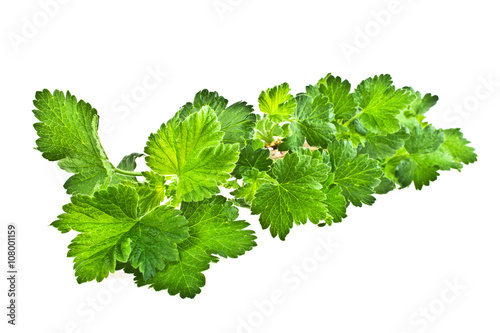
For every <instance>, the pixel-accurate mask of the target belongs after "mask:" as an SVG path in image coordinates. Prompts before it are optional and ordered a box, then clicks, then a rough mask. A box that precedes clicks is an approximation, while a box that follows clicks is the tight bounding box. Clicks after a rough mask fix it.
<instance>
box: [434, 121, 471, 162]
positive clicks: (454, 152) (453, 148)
mask: <svg viewBox="0 0 500 333" xmlns="http://www.w3.org/2000/svg"><path fill="white" fill-rule="evenodd" d="M443 132H444V136H445V140H444V142H443V145H442V147H443V149H444V151H445V152H446V153H448V154H449V155H450V156H451V157H452V158H453V159H454V160H455V161H456V162H460V163H464V164H470V163H474V162H476V161H477V155H476V153H475V152H474V150H475V149H474V148H472V147H469V146H468V144H469V143H470V141H468V140H467V139H465V138H464V135H463V134H462V132H460V129H459V128H450V129H445V130H443Z"/></svg>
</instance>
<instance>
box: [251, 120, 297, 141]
mask: <svg viewBox="0 0 500 333" xmlns="http://www.w3.org/2000/svg"><path fill="white" fill-rule="evenodd" d="M255 130H256V132H255V137H256V138H257V139H259V140H262V141H264V143H265V144H264V145H265V146H266V147H269V146H271V145H272V144H274V142H275V137H282V138H283V137H286V136H288V135H289V124H288V123H287V124H284V125H283V126H280V125H279V124H278V123H275V122H273V121H272V120H270V119H269V118H268V117H267V116H264V117H263V118H262V119H260V120H259V121H258V122H257V124H256V125H255Z"/></svg>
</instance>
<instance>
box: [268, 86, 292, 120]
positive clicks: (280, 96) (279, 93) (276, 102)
mask: <svg viewBox="0 0 500 333" xmlns="http://www.w3.org/2000/svg"><path fill="white" fill-rule="evenodd" d="M296 105H297V104H296V102H295V98H294V97H293V96H292V94H290V87H289V86H288V83H283V84H281V85H279V86H276V87H273V88H269V89H267V90H266V91H263V92H262V93H261V94H260V96H259V108H260V111H262V112H264V113H266V114H267V115H268V117H269V119H271V120H272V121H274V122H278V123H279V122H281V121H286V120H288V119H289V117H290V115H291V114H292V113H293V111H294V110H295V106H296Z"/></svg>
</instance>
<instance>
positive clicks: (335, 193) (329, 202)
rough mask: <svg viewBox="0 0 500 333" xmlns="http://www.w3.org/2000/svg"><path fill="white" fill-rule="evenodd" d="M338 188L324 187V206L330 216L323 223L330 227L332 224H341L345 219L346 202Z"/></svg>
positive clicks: (340, 189)
mask: <svg viewBox="0 0 500 333" xmlns="http://www.w3.org/2000/svg"><path fill="white" fill-rule="evenodd" d="M341 192H342V188H341V187H340V186H324V187H323V193H325V195H326V199H325V204H326V207H327V208H328V214H329V215H330V216H329V217H328V218H327V219H326V220H325V222H326V223H327V224H328V225H331V224H332V222H336V223H338V222H342V219H344V218H346V217H347V214H346V210H347V201H346V199H345V197H344V196H343V195H342V193H341Z"/></svg>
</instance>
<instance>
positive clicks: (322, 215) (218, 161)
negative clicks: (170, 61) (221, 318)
mask: <svg viewBox="0 0 500 333" xmlns="http://www.w3.org/2000/svg"><path fill="white" fill-rule="evenodd" d="M437 101H438V97H437V96H433V95H432V94H429V93H427V94H421V93H420V92H418V91H416V90H414V89H412V88H410V87H404V88H401V89H398V88H396V87H395V86H394V84H393V81H392V78H391V77H390V76H389V75H378V76H374V77H371V78H368V79H366V80H364V81H362V82H361V83H360V84H359V85H358V86H357V87H355V88H352V87H351V83H349V82H348V81H347V80H342V79H341V78H340V77H336V76H333V75H331V74H328V75H327V76H325V77H324V78H322V79H320V80H319V81H318V82H317V83H316V84H314V85H309V86H307V87H306V91H305V92H299V93H298V94H296V95H295V96H294V95H292V93H291V89H290V87H289V86H288V84H286V83H284V84H281V85H279V86H276V87H273V88H270V89H267V90H266V91H263V92H262V93H261V94H260V96H259V99H258V102H259V108H260V111H262V114H256V113H254V112H253V107H252V106H250V105H248V104H247V103H245V102H237V103H235V104H232V105H229V106H228V101H227V100H226V99H225V98H224V97H222V96H220V95H219V94H218V93H217V92H210V91H208V90H201V91H199V92H198V93H197V94H196V95H195V97H194V100H193V102H189V103H187V104H185V105H184V106H183V107H182V108H181V109H180V110H179V111H178V112H177V113H176V114H175V115H174V116H173V117H172V119H170V120H169V121H167V122H166V123H165V124H163V125H161V127H160V129H159V130H158V131H157V132H156V133H153V134H151V135H150V136H149V140H148V141H147V144H146V147H145V149H144V153H145V154H142V153H132V154H130V155H127V156H125V157H124V158H123V159H122V161H121V162H120V163H119V164H118V165H117V166H116V167H115V166H114V165H113V164H112V163H111V162H110V161H109V160H108V158H107V157H106V154H105V152H104V149H103V148H102V146H101V144H100V142H99V138H98V135H97V129H98V120H99V117H98V115H97V111H96V110H95V109H93V108H92V107H91V106H90V105H89V104H87V103H85V102H83V101H77V99H76V98H75V97H74V96H72V95H71V94H70V93H69V92H68V93H67V94H66V95H64V94H63V93H62V92H60V91H57V90H56V91H54V93H53V94H51V93H50V92H49V91H47V90H43V91H41V92H37V93H36V100H35V101H34V104H35V107H36V110H34V114H35V116H36V118H37V119H38V120H39V122H37V123H36V124H35V125H34V127H35V129H36V131H37V134H38V136H39V138H38V140H37V141H36V145H37V147H36V148H37V149H38V150H39V151H40V152H41V153H42V156H43V157H44V158H46V159H48V160H50V161H58V164H59V166H60V167H61V168H62V169H64V170H66V171H68V172H70V173H72V174H73V175H72V176H71V177H70V178H69V179H68V181H67V182H66V183H65V185H64V187H65V188H66V189H67V192H68V194H71V195H72V196H71V203H69V204H67V205H65V206H64V207H63V210H64V213H63V214H61V215H60V216H59V218H58V220H57V221H55V222H53V223H52V225H53V226H54V227H56V228H57V229H59V230H60V231H61V232H63V233H65V232H69V231H71V230H73V231H75V232H77V233H78V234H77V235H76V237H75V238H74V239H73V241H72V242H71V244H70V245H69V252H68V256H70V257H74V269H75V272H76V277H77V281H78V282H79V283H81V282H86V281H92V280H96V281H101V280H103V279H104V278H105V277H107V276H108V275H109V274H110V273H113V272H115V271H116V270H119V269H123V270H124V272H126V273H131V274H134V275H135V281H136V282H137V284H138V285H139V286H145V285H149V286H150V287H151V288H153V289H155V290H167V291H168V293H170V294H171V295H180V297H182V298H186V297H188V298H193V297H195V296H196V295H197V294H199V293H200V292H201V288H202V287H203V286H204V285H205V275H204V272H205V271H206V270H207V269H209V267H210V264H213V263H216V262H217V261H218V260H219V259H220V258H227V257H229V258H236V257H238V256H241V255H243V254H244V253H245V252H246V251H249V250H251V249H252V248H253V247H254V246H255V245H256V243H255V239H256V237H255V234H254V232H253V231H251V230H249V229H248V226H249V224H248V223H247V222H245V221H239V220H238V209H237V208H236V206H235V205H238V206H240V207H244V208H248V209H250V212H251V213H252V214H254V215H260V216H259V221H260V224H261V226H262V228H263V229H267V228H269V230H270V233H271V236H272V237H276V236H278V237H279V238H280V239H282V240H284V239H285V238H286V236H287V235H288V234H289V233H290V230H291V229H292V227H293V226H294V224H296V225H300V224H305V223H307V221H310V222H312V223H313V224H317V225H319V226H325V225H333V223H337V222H341V221H343V220H344V219H345V218H346V217H347V209H348V207H349V206H350V205H351V204H352V205H351V206H358V207H359V206H362V205H363V204H365V205H371V204H373V203H374V202H375V197H376V195H380V194H385V193H388V192H390V191H392V190H394V189H396V188H405V187H408V186H410V185H411V184H412V183H413V185H414V187H415V188H416V189H418V190H421V189H422V188H423V187H424V186H426V185H429V184H430V182H431V181H434V180H436V178H437V177H438V176H439V173H440V172H441V171H443V170H451V169H456V170H462V168H463V166H464V165H467V164H470V163H473V162H475V161H476V160H477V156H476V154H475V151H474V148H472V147H470V146H469V144H470V142H469V141H468V140H467V139H465V138H464V136H463V134H462V132H461V131H460V129H458V128H451V129H437V128H435V127H433V126H432V125H431V124H429V123H428V122H427V119H426V115H427V113H428V112H429V111H430V109H431V108H432V107H433V106H434V105H435V104H436V103H437ZM144 155H145V161H146V165H147V166H148V167H149V168H150V170H146V171H141V172H139V171H136V170H135V169H136V168H138V167H137V165H138V164H140V163H137V161H139V162H140V161H141V159H142V158H143V156H144ZM220 187H223V188H224V193H229V194H228V196H230V199H226V198H225V197H223V196H221V195H217V194H218V193H220ZM350 209H351V208H350Z"/></svg>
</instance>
